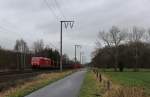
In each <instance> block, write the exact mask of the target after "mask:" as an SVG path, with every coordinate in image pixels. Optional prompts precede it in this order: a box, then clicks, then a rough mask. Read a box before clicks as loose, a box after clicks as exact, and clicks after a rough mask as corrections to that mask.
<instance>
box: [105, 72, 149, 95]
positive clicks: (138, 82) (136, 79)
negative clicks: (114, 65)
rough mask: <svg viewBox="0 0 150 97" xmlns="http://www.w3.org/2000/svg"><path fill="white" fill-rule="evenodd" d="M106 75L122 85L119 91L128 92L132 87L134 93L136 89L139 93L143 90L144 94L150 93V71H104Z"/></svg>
mask: <svg viewBox="0 0 150 97" xmlns="http://www.w3.org/2000/svg"><path fill="white" fill-rule="evenodd" d="M104 75H105V76H106V77H107V78H109V79H110V80H111V81H112V82H113V83H114V84H117V85H120V86H122V90H119V91H122V92H126V94H127V91H128V90H130V89H132V91H133V93H134V94H135V91H139V92H137V94H138V93H140V91H141V93H142V92H144V95H150V72H104ZM133 93H132V94H133ZM138 95H139V94H138ZM136 97H145V96H136Z"/></svg>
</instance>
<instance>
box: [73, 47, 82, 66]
mask: <svg viewBox="0 0 150 97" xmlns="http://www.w3.org/2000/svg"><path fill="white" fill-rule="evenodd" d="M74 46H75V64H76V63H77V47H81V45H74Z"/></svg>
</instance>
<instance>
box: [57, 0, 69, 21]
mask: <svg viewBox="0 0 150 97" xmlns="http://www.w3.org/2000/svg"><path fill="white" fill-rule="evenodd" d="M54 1H55V4H56V6H57V9H58V11H59V12H60V14H61V15H62V17H63V18H64V19H66V17H65V15H64V14H63V12H62V10H61V7H60V4H59V3H58V2H57V0H54Z"/></svg>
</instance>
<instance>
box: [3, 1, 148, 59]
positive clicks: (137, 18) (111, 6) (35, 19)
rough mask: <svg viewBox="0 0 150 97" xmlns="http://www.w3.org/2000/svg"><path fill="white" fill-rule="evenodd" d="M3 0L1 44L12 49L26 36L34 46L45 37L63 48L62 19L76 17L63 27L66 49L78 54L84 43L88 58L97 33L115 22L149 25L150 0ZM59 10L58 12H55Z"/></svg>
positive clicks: (25, 38) (46, 40)
mask: <svg viewBox="0 0 150 97" xmlns="http://www.w3.org/2000/svg"><path fill="white" fill-rule="evenodd" d="M47 2H48V3H49V8H48V7H47V5H46V3H45V2H44V0H0V45H1V46H2V47H4V48H8V49H12V48H13V46H14V44H15V41H16V39H20V38H23V39H24V40H25V41H27V43H28V44H29V46H30V47H31V45H32V43H33V41H35V40H38V39H43V40H44V42H45V43H46V44H49V43H52V44H54V45H55V46H56V47H57V48H59V37H60V36H59V35H60V33H59V32H60V22H59V21H60V20H65V19H64V18H63V16H62V15H64V16H65V17H66V19H67V20H74V21H75V25H74V28H73V29H68V30H65V29H64V30H63V32H64V33H63V52H64V53H67V54H68V55H69V56H70V57H71V58H73V56H74V47H73V45H74V44H81V45H83V49H82V50H83V51H84V53H85V56H86V60H87V61H89V60H90V53H91V52H92V51H93V50H94V47H95V41H96V38H97V33H98V32H99V30H101V29H109V28H110V27H111V26H112V25H116V26H119V27H131V26H134V25H137V26H143V27H149V25H150V19H149V18H150V0H56V1H55V0H47ZM54 13H55V14H54Z"/></svg>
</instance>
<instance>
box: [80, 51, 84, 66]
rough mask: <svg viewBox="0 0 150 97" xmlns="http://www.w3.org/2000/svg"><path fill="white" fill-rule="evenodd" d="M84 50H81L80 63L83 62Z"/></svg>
mask: <svg viewBox="0 0 150 97" xmlns="http://www.w3.org/2000/svg"><path fill="white" fill-rule="evenodd" d="M83 54H84V53H83V52H80V63H81V64H82V58H83Z"/></svg>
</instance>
